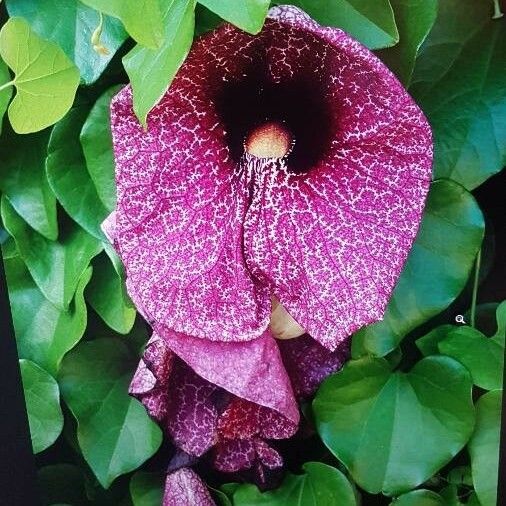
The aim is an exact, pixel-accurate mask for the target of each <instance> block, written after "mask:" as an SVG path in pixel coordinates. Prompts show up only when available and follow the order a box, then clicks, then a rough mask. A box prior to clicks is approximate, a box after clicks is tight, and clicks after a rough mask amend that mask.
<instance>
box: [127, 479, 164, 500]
mask: <svg viewBox="0 0 506 506" xmlns="http://www.w3.org/2000/svg"><path fill="white" fill-rule="evenodd" d="M164 481H165V476H164V475H163V474H160V473H146V472H143V471H138V472H137V473H135V474H134V475H133V476H132V478H131V480H130V497H131V498H132V503H133V506H159V505H160V504H162V502H163V487H164Z"/></svg>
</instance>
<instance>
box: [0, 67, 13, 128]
mask: <svg viewBox="0 0 506 506" xmlns="http://www.w3.org/2000/svg"><path fill="white" fill-rule="evenodd" d="M10 80H11V75H10V74H9V69H8V68H7V65H5V63H4V62H3V60H2V59H0V133H2V123H3V117H4V114H5V111H6V110H7V106H8V105H9V101H10V99H11V96H12V86H9V85H7V83H9V82H10ZM3 85H6V87H5V88H2V86H3Z"/></svg>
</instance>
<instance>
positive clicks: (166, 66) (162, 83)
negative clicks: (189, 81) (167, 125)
mask: <svg viewBox="0 0 506 506" xmlns="http://www.w3.org/2000/svg"><path fill="white" fill-rule="evenodd" d="M194 8H195V0H162V12H163V23H164V26H165V34H164V38H163V42H162V44H161V46H160V48H159V49H157V50H152V49H148V48H145V47H140V46H135V47H134V48H133V49H132V50H131V51H130V52H129V53H128V54H127V55H126V56H125V57H124V58H123V65H124V67H125V70H126V72H127V74H128V77H129V78H130V82H131V84H132V92H133V102H134V104H133V108H134V112H135V114H136V116H137V118H139V121H140V122H141V123H142V124H143V125H144V126H145V125H146V118H147V115H148V112H149V111H150V110H151V108H152V107H153V106H154V105H155V104H156V103H157V102H158V101H159V100H160V99H161V98H162V96H163V94H164V93H165V91H166V90H167V89H168V87H169V86H170V83H171V82H172V79H173V78H174V76H175V75H176V72H177V71H178V70H179V67H180V66H181V65H182V63H183V62H184V60H185V58H186V55H187V54H188V52H189V51H190V47H191V44H192V41H193V31H194V26H195V13H194Z"/></svg>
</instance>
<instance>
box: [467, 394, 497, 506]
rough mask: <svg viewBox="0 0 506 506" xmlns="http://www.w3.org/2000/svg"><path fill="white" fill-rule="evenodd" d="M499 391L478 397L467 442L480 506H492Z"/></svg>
mask: <svg viewBox="0 0 506 506" xmlns="http://www.w3.org/2000/svg"><path fill="white" fill-rule="evenodd" d="M501 405H502V390H493V391H492V392H487V393H486V394H485V395H483V396H481V397H480V398H479V399H478V402H477V403H476V409H477V415H476V427H475V429H474V434H473V437H472V438H471V441H469V454H470V456H471V469H472V471H473V483H474V489H475V490H476V495H477V496H478V499H479V501H480V504H481V505H482V506H496V504H497V483H498V478H499V476H498V470H499V446H500V445H499V442H500V433H501Z"/></svg>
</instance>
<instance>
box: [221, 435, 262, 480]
mask: <svg viewBox="0 0 506 506" xmlns="http://www.w3.org/2000/svg"><path fill="white" fill-rule="evenodd" d="M255 458H256V451H255V445H254V443H253V440H251V439H231V440H229V441H223V442H221V443H219V444H218V445H217V446H216V450H215V456H214V461H213V464H214V467H215V468H216V469H217V470H218V471H223V472H224V473H236V472H238V471H243V470H244V469H249V468H250V467H252V466H253V464H254V462H255Z"/></svg>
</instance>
